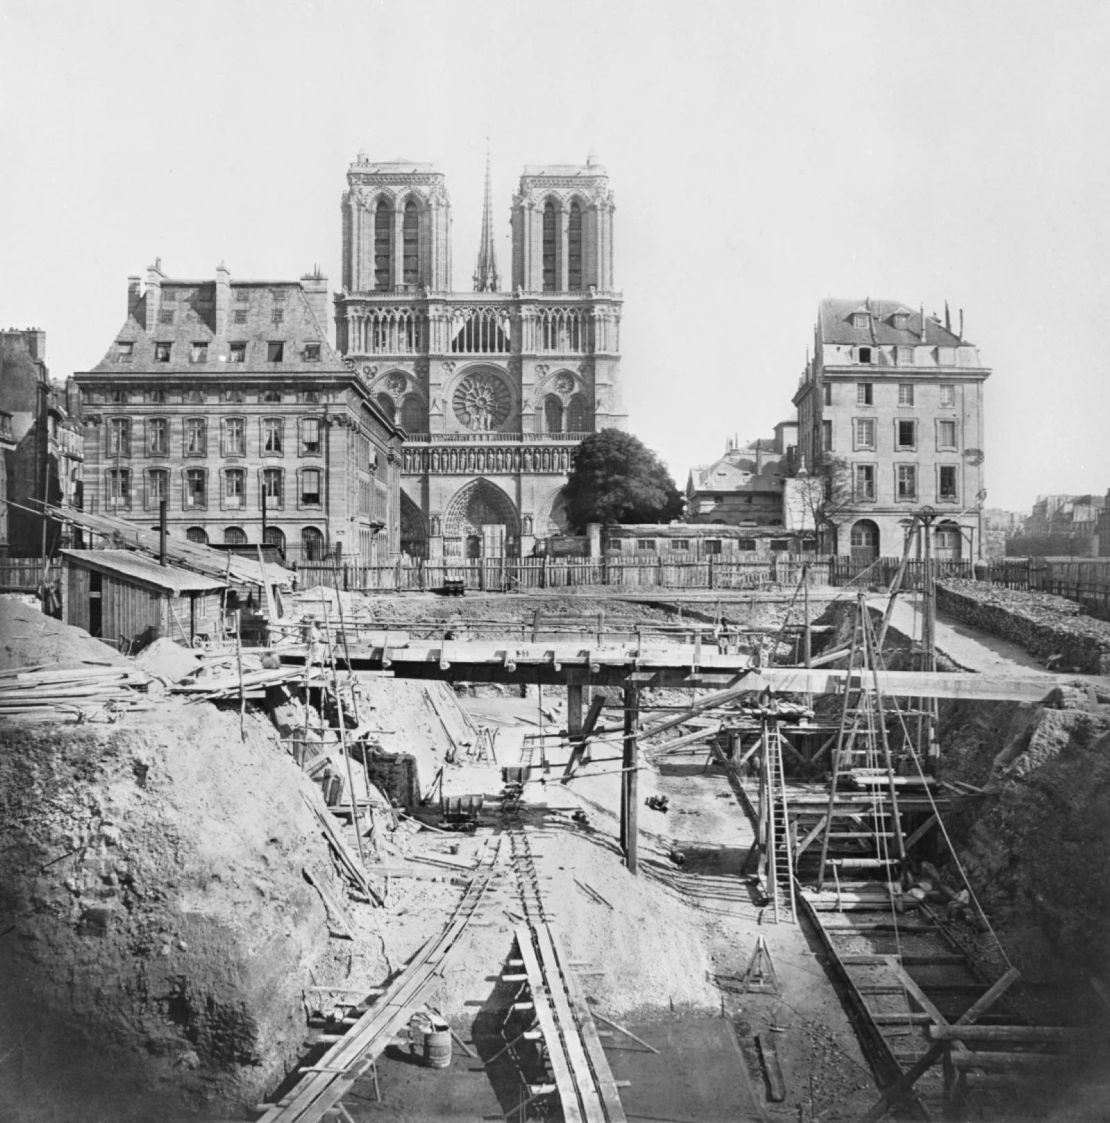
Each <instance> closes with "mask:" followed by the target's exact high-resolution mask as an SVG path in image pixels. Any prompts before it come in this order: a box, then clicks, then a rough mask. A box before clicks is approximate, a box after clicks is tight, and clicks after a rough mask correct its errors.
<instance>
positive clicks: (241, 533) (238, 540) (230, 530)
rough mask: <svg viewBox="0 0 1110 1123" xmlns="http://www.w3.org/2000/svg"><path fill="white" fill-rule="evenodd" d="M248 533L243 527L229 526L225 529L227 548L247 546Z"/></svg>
mask: <svg viewBox="0 0 1110 1123" xmlns="http://www.w3.org/2000/svg"><path fill="white" fill-rule="evenodd" d="M246 544H247V532H246V531H245V530H244V529H243V528H242V527H241V526H229V527H226V528H225V529H224V545H225V546H245V545H246Z"/></svg>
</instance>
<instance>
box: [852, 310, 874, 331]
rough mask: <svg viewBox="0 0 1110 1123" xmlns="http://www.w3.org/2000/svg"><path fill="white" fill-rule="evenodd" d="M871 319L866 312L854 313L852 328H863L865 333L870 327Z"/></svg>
mask: <svg viewBox="0 0 1110 1123" xmlns="http://www.w3.org/2000/svg"><path fill="white" fill-rule="evenodd" d="M870 321H871V317H870V316H869V315H868V314H867V313H866V312H853V313H852V327H854V328H862V329H863V330H864V331H866V330H867V328H868V327H869V326H870Z"/></svg>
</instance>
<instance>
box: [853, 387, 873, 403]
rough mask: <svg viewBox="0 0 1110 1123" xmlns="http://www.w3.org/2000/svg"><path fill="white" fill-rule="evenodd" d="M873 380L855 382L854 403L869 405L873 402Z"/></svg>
mask: <svg viewBox="0 0 1110 1123" xmlns="http://www.w3.org/2000/svg"><path fill="white" fill-rule="evenodd" d="M873 387H874V383H873V382H857V383H856V405H860V406H869V405H872V404H874V403H873Z"/></svg>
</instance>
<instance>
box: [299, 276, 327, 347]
mask: <svg viewBox="0 0 1110 1123" xmlns="http://www.w3.org/2000/svg"><path fill="white" fill-rule="evenodd" d="M301 289H302V291H303V292H304V295H305V299H306V300H307V301H308V306H309V308H311V309H312V314H313V315H314V316H315V317H316V322H317V323H318V324H319V325H320V331H321V332H322V333H323V335H324V339H325V340H326V341H328V342H329V343H330V342H331V336H330V331H331V325H330V324H329V322H328V279H327V277H323V276H321V275H320V272H319V271H317V272H315V273H306V274H305V275H304V276H303V277H302V278H301Z"/></svg>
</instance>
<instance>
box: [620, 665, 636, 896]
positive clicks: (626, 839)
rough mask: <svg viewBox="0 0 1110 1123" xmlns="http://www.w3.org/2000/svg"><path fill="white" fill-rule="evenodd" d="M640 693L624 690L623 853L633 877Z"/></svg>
mask: <svg viewBox="0 0 1110 1123" xmlns="http://www.w3.org/2000/svg"><path fill="white" fill-rule="evenodd" d="M639 710H640V692H639V690H637V689H636V687H634V686H626V687H625V688H624V754H623V761H622V765H621V849H622V850H623V851H624V864H625V865H626V866H627V867H628V870H629V872H630V873H632V874H636V873H637V872H638V870H639V858H638V853H637V841H638V839H637V831H638V829H639V828H638V827H637V822H636V817H637V813H638V811H639V807H638V799H639V797H638V795H637V783H636V780H637V776H636V765H637V760H636V724H637V720H638V718H639Z"/></svg>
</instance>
